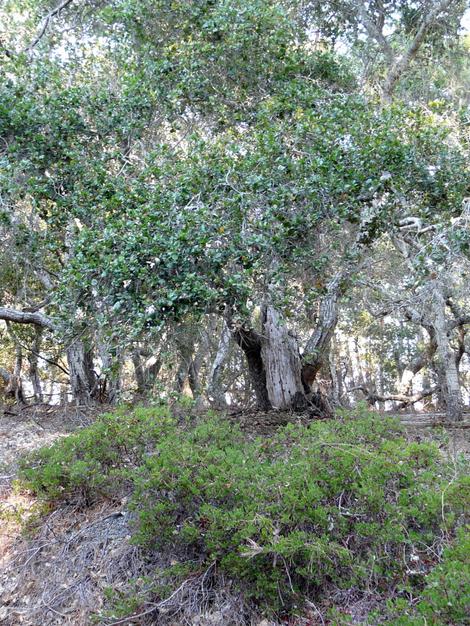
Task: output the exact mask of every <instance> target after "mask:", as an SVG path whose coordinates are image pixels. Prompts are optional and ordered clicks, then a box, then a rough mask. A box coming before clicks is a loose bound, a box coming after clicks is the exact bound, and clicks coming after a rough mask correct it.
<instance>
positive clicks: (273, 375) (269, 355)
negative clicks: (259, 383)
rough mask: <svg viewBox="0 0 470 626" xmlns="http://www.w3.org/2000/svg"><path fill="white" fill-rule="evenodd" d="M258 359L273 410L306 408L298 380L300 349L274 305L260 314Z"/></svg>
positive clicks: (300, 383) (299, 378) (299, 379)
mask: <svg viewBox="0 0 470 626" xmlns="http://www.w3.org/2000/svg"><path fill="white" fill-rule="evenodd" d="M261 358H262V360H263V363H264V367H265V371H266V388H267V392H268V397H269V401H270V404H271V405H272V406H273V407H274V408H275V409H283V410H285V409H291V408H296V409H298V408H303V407H305V406H306V405H307V401H306V398H305V394H304V387H303V384H302V377H301V364H300V357H299V347H298V345H297V340H296V338H295V337H294V336H293V335H292V334H291V333H290V332H289V330H288V329H287V327H286V325H285V324H284V322H283V320H282V318H281V316H280V315H279V313H278V312H277V311H276V309H275V308H274V307H273V306H270V305H268V306H266V307H265V309H264V311H263V341H262V344H261Z"/></svg>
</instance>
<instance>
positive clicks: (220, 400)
mask: <svg viewBox="0 0 470 626" xmlns="http://www.w3.org/2000/svg"><path fill="white" fill-rule="evenodd" d="M229 352H230V329H229V327H228V325H227V323H226V322H225V321H224V323H223V327H222V332H221V334H220V339H219V345H218V346H217V352H216V355H215V358H214V360H213V362H212V367H211V371H210V374H209V383H208V386H207V397H208V398H209V402H210V403H211V404H213V405H214V407H216V408H218V409H223V408H225V407H226V406H227V403H226V401H225V396H224V390H223V387H222V384H221V378H222V372H223V368H224V365H225V362H226V360H227V358H228V355H229Z"/></svg>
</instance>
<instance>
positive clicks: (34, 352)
mask: <svg viewBox="0 0 470 626" xmlns="http://www.w3.org/2000/svg"><path fill="white" fill-rule="evenodd" d="M35 330H36V332H35V336H34V341H33V345H32V347H31V350H30V352H29V354H28V361H29V379H30V380H31V384H32V386H33V393H34V400H35V402H42V401H43V393H42V387H41V379H40V378H39V371H38V356H39V353H40V350H41V338H42V330H41V327H39V326H37V327H36V329H35Z"/></svg>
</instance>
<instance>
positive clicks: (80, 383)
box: [67, 339, 97, 406]
mask: <svg viewBox="0 0 470 626" xmlns="http://www.w3.org/2000/svg"><path fill="white" fill-rule="evenodd" d="M67 363H68V366H69V376H70V387H71V390H72V396H73V399H74V400H75V402H76V403H77V404H79V405H85V406H88V405H90V404H92V401H93V399H94V397H95V396H96V393H97V380H96V374H95V372H94V369H93V359H92V355H91V352H90V351H89V350H86V349H85V346H84V344H83V342H82V341H80V340H79V339H75V340H74V341H73V342H72V343H71V344H70V346H69V347H68V348H67Z"/></svg>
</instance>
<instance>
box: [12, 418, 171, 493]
mask: <svg viewBox="0 0 470 626" xmlns="http://www.w3.org/2000/svg"><path fill="white" fill-rule="evenodd" d="M176 424H177V422H176V420H175V419H173V418H172V417H171V416H170V412H169V410H168V408H167V407H166V406H160V407H152V408H150V409H148V408H137V409H134V410H132V411H129V410H126V409H124V408H123V409H119V410H116V411H115V412H114V413H107V414H105V415H102V416H100V417H99V418H98V419H97V421H96V422H95V423H94V424H92V425H91V426H89V427H88V428H84V429H82V430H80V431H78V432H76V433H74V434H72V435H70V436H68V437H65V438H63V439H60V440H58V441H56V442H55V443H54V444H53V445H52V446H50V447H48V448H41V449H40V450H38V451H36V452H34V453H32V454H31V455H29V456H27V457H26V458H25V459H23V460H22V462H21V463H20V471H19V477H20V481H21V484H22V485H23V486H24V487H26V488H28V489H30V490H31V491H33V492H34V493H36V494H37V495H38V496H40V497H42V498H44V499H46V500H49V501H54V500H57V499H61V500H65V499H72V498H73V499H76V500H83V501H84V502H86V503H87V504H89V503H90V502H92V501H93V500H96V499H97V498H101V497H103V496H107V497H116V496H117V495H118V493H119V491H120V486H121V485H123V484H128V483H129V481H130V482H132V480H131V476H130V474H131V473H132V472H131V471H132V470H133V469H134V468H135V467H136V466H137V465H139V464H140V463H141V462H142V460H143V458H144V456H145V454H149V453H150V452H151V450H152V445H153V442H155V441H157V440H159V439H160V438H161V437H164V436H165V435H167V434H168V433H169V432H174V431H175V429H176Z"/></svg>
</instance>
